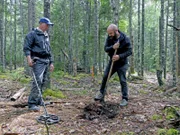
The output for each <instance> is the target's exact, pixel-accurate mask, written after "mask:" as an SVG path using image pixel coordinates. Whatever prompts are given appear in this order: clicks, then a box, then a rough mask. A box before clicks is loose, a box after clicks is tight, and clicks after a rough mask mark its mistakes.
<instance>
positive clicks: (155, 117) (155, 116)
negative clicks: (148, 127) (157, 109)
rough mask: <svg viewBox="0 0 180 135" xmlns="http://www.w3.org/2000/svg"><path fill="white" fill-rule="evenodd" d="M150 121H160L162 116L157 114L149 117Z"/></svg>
mask: <svg viewBox="0 0 180 135" xmlns="http://www.w3.org/2000/svg"><path fill="white" fill-rule="evenodd" d="M151 119H152V120H160V119H162V116H161V115H158V114H154V115H153V116H152V117H151Z"/></svg>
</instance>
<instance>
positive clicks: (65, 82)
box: [59, 80, 70, 85]
mask: <svg viewBox="0 0 180 135" xmlns="http://www.w3.org/2000/svg"><path fill="white" fill-rule="evenodd" d="M59 82H60V84H62V85H67V84H70V82H68V81H65V80H60V81H59Z"/></svg>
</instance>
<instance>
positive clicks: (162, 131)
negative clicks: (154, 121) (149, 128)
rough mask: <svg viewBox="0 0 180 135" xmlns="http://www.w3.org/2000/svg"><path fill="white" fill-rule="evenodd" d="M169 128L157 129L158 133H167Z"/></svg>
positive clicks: (159, 134)
mask: <svg viewBox="0 0 180 135" xmlns="http://www.w3.org/2000/svg"><path fill="white" fill-rule="evenodd" d="M166 132H167V130H166V129H159V130H158V131H157V133H158V135H166Z"/></svg>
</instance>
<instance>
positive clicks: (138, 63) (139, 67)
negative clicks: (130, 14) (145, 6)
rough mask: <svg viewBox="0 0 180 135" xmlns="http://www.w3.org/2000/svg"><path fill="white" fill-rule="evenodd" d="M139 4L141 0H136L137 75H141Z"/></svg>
mask: <svg viewBox="0 0 180 135" xmlns="http://www.w3.org/2000/svg"><path fill="white" fill-rule="evenodd" d="M140 4H141V1H140V0H138V44H137V46H138V47H137V49H138V50H137V51H138V52H137V59H138V60H137V65H138V67H137V70H138V75H139V76H140V75H141V56H140V52H141V51H140V50H141V48H140V46H141V42H140V38H141V37H140V35H141V34H140V25H141V24H140V21H141V20H140V19H141V18H140Z"/></svg>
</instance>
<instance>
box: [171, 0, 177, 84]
mask: <svg viewBox="0 0 180 135" xmlns="http://www.w3.org/2000/svg"><path fill="white" fill-rule="evenodd" d="M173 26H176V0H174V4H173ZM172 57H173V58H172V73H173V86H176V84H177V82H176V81H177V76H176V31H175V30H174V31H173V55H172Z"/></svg>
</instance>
